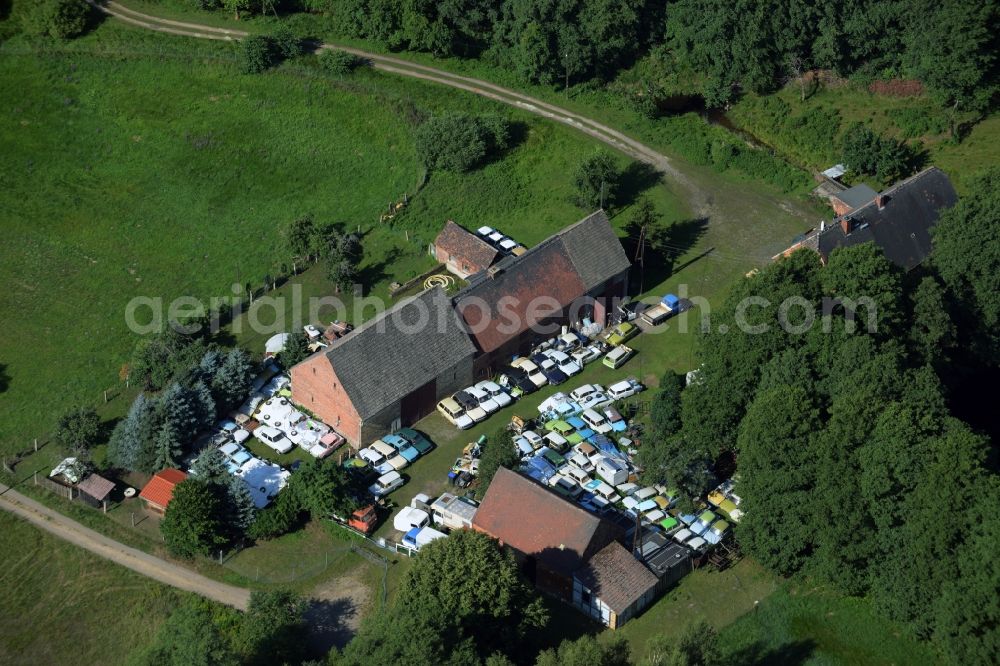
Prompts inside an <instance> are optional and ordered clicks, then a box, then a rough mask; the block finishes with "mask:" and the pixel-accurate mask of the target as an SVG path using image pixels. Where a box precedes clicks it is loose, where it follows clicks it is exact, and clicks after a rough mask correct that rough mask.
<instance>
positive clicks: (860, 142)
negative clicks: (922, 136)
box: [843, 123, 913, 183]
mask: <svg viewBox="0 0 1000 666" xmlns="http://www.w3.org/2000/svg"><path fill="white" fill-rule="evenodd" d="M843 151H844V153H843V156H844V163H845V164H846V165H847V167H848V168H849V169H850V170H851V171H853V172H854V173H856V174H867V175H870V176H875V177H876V178H878V179H879V180H881V181H882V182H884V183H890V182H893V181H896V180H899V179H900V178H901V177H902V176H903V175H904V174H905V173H906V171H907V169H908V167H909V163H910V161H911V160H912V159H913V151H912V150H911V149H910V147H909V146H907V145H906V144H905V143H903V142H902V141H897V140H896V139H893V138H891V137H886V136H879V135H878V134H876V133H875V132H873V131H872V130H871V129H870V128H868V127H866V126H865V125H862V124H861V123H854V124H853V125H851V127H850V128H848V130H847V132H845V133H844V139H843Z"/></svg>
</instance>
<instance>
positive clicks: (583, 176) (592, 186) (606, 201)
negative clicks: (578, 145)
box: [573, 152, 621, 210]
mask: <svg viewBox="0 0 1000 666" xmlns="http://www.w3.org/2000/svg"><path fill="white" fill-rule="evenodd" d="M620 180H621V172H619V171H618V166H617V165H616V164H615V160H614V158H612V157H611V155H609V154H608V153H605V152H598V153H595V154H594V155H591V156H590V157H588V158H586V159H585V160H583V161H582V162H581V163H580V166H578V167H577V169H576V173H575V174H573V187H574V188H575V189H576V204H577V205H578V206H580V207H581V208H584V209H588V210H593V209H595V208H599V207H601V208H607V207H610V206H612V205H613V204H614V202H615V194H616V191H617V189H618V184H619V181H620Z"/></svg>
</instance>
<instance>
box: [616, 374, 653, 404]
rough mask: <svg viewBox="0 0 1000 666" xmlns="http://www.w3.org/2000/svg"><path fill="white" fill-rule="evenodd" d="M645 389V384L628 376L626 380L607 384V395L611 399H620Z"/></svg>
mask: <svg viewBox="0 0 1000 666" xmlns="http://www.w3.org/2000/svg"><path fill="white" fill-rule="evenodd" d="M645 389H646V387H645V386H643V385H642V384H640V383H639V382H637V381H636V380H635V379H632V378H631V377H630V378H628V379H626V380H623V381H620V382H615V383H614V384H612V385H611V386H609V387H608V397H609V398H611V399H612V400H622V399H624V398H628V397H631V396H633V395H635V394H636V393H639V392H641V391H644V390H645Z"/></svg>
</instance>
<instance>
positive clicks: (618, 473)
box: [594, 458, 628, 486]
mask: <svg viewBox="0 0 1000 666" xmlns="http://www.w3.org/2000/svg"><path fill="white" fill-rule="evenodd" d="M594 469H595V471H596V473H597V476H599V477H601V478H602V479H604V480H605V481H607V482H608V483H610V484H611V485H612V486H617V485H619V484H622V483H625V482H626V481H628V469H626V468H625V466H624V465H622V464H621V463H619V462H618V461H617V460H612V459H611V458H601V459H600V460H598V461H597V464H596V465H595V466H594Z"/></svg>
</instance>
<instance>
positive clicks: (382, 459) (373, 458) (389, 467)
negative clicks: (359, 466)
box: [358, 447, 406, 474]
mask: <svg viewBox="0 0 1000 666" xmlns="http://www.w3.org/2000/svg"><path fill="white" fill-rule="evenodd" d="M358 457H359V458H361V459H362V460H364V461H365V462H366V463H368V464H369V465H371V466H372V467H373V468H375V471H376V472H378V473H379V474H388V473H389V472H396V471H398V470H397V469H396V465H395V464H393V463H392V462H390V460H389V458H387V457H386V456H385V454H383V453H381V452H379V451H376V450H375V449H373V448H371V447H368V448H365V449H361V450H360V451H358ZM395 458H401V459H402V458H403V457H402V456H395V457H394V458H393V461H395ZM395 462H396V463H397V464H398V461H395ZM403 462H404V463H405V462H406V460H405V459H403ZM400 469H401V468H400Z"/></svg>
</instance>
